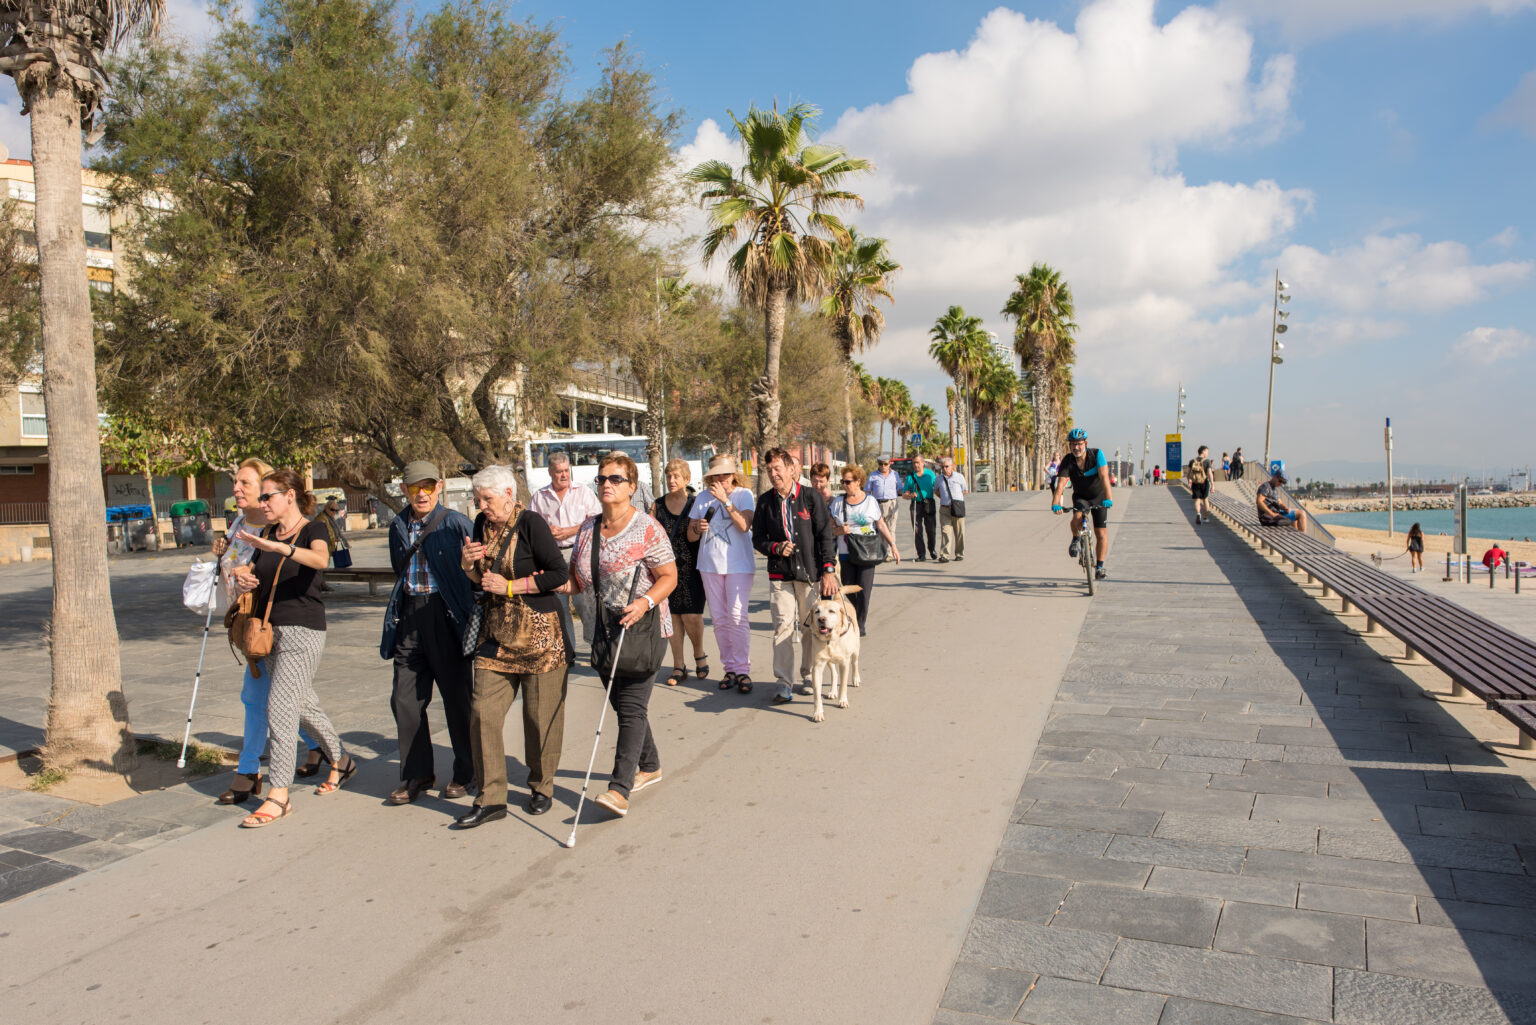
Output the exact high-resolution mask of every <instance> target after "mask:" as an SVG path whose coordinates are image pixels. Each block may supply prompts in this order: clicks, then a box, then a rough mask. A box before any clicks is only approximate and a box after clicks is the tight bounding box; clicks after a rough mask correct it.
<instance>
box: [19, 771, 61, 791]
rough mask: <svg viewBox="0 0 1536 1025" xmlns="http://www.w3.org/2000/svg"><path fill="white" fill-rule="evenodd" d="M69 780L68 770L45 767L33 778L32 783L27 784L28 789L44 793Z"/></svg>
mask: <svg viewBox="0 0 1536 1025" xmlns="http://www.w3.org/2000/svg"><path fill="white" fill-rule="evenodd" d="M68 778H69V770H68V769H55V768H52V767H47V766H45V767H44V768H42V769H40V770H38V773H37V775H35V776H33V777H32V779H31V781H30V782H28V783H27V789H28V790H35V791H37V792H38V793H42V792H43V791H45V790H47V789H48V788H49V787H52V786H56V785H58V784H60V783H62V782H64V781H65V780H66V779H68Z"/></svg>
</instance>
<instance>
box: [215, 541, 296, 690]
mask: <svg viewBox="0 0 1536 1025" xmlns="http://www.w3.org/2000/svg"><path fill="white" fill-rule="evenodd" d="M273 536H274V537H275V536H276V532H275V531H274V532H273ZM287 561H288V556H286V555H285V556H283V557H282V558H281V559H279V560H278V563H277V572H276V573H275V574H273V576H272V593H271V594H269V595H268V596H267V609H266V611H265V612H264V613H262V615H261V617H260V618H259V619H258V618H257V617H256V616H255V614H254V613H255V609H256V592H255V591H246V592H245V593H244V594H242V595H241V596H240V597H239V598H238V599H236V600H235V603H234V604H233V605H231V606H230V607H229V610H228V611H227V612H225V613H224V626H225V628H226V629H227V630H228V631H229V647H230V650H232V651H233V650H235V649H239V651H240V653H241V654H243V655H244V656H245V659H246V661H247V662H249V663H250V666H251V675H252V676H260V675H261V667H260V666H258V665H257V664H256V663H258V662H260V661H261V660H262V659H264V658H266V657H267V656H268V655H270V654H272V605H273V603H274V602H275V601H276V600H277V583H278V581H279V580H280V579H282V575H283V563H285V562H287ZM236 661H239V659H238V657H237V658H236Z"/></svg>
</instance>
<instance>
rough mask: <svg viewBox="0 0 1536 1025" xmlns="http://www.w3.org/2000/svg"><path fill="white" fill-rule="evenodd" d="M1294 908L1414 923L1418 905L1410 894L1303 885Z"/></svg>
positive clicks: (1327, 885)
mask: <svg viewBox="0 0 1536 1025" xmlns="http://www.w3.org/2000/svg"><path fill="white" fill-rule="evenodd" d="M1296 906H1297V907H1298V908H1304V909H1307V910H1309V911H1331V912H1333V913H1334V914H1339V915H1362V916H1364V917H1366V918H1391V919H1396V920H1397V921H1400V922H1417V921H1418V920H1419V912H1418V907H1417V901H1416V900H1415V898H1414V896H1413V895H1412V894H1410V893H1397V892H1394V891H1391V890H1364V889H1360V888H1359V887H1354V886H1332V885H1329V884H1328V883H1311V882H1309V883H1302V884H1301V892H1300V893H1299V894H1298V895H1297V898H1296Z"/></svg>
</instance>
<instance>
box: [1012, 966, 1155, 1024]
mask: <svg viewBox="0 0 1536 1025" xmlns="http://www.w3.org/2000/svg"><path fill="white" fill-rule="evenodd" d="M1163 1000H1164V998H1163V997H1162V996H1161V995H1159V994H1155V993H1138V992H1136V991H1135V990H1128V989H1115V988H1114V987H1112V986H1099V985H1093V984H1089V983H1086V982H1074V981H1072V980H1071V979H1053V978H1050V977H1049V976H1043V977H1042V978H1041V979H1040V981H1039V982H1038V983H1036V984H1035V988H1034V989H1033V990H1031V991H1030V993H1029V996H1027V997H1026V998H1025V999H1024V1006H1023V1007H1021V1008H1019V1013H1018V1014H1017V1015H1015V1016H1014V1021H1018V1022H1027V1023H1029V1025H1103V1023H1104V1022H1114V1023H1115V1025H1158V1019H1159V1018H1160V1017H1161V1015H1162V1013H1163Z"/></svg>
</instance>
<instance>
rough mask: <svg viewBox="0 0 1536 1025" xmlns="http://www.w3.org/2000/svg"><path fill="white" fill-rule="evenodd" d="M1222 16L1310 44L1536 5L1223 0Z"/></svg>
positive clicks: (1509, 0) (1521, 0)
mask: <svg viewBox="0 0 1536 1025" xmlns="http://www.w3.org/2000/svg"><path fill="white" fill-rule="evenodd" d="M1217 8H1218V10H1220V11H1222V12H1223V13H1226V14H1229V15H1231V16H1234V17H1241V18H1243V19H1244V20H1246V21H1249V22H1252V23H1253V24H1259V25H1278V26H1279V27H1280V29H1281V31H1282V32H1283V33H1284V35H1285V36H1286V38H1288V39H1293V40H1311V39H1319V38H1324V37H1327V36H1333V35H1340V34H1342V33H1345V32H1352V31H1355V30H1357V29H1363V28H1370V27H1372V26H1378V25H1408V24H1415V23H1417V24H1426V25H1429V26H1431V27H1434V26H1438V25H1445V24H1448V23H1450V22H1453V21H1458V20H1460V19H1463V18H1469V17H1476V16H1478V15H1502V16H1508V15H1512V14H1517V13H1519V12H1521V11H1531V10H1536V0H1284V2H1279V3H1277V2H1275V0H1221V2H1220V3H1218V4H1217Z"/></svg>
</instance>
